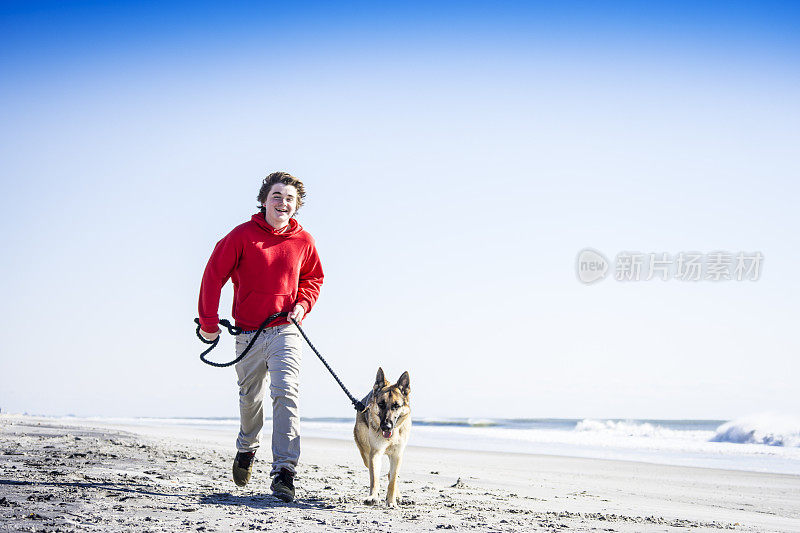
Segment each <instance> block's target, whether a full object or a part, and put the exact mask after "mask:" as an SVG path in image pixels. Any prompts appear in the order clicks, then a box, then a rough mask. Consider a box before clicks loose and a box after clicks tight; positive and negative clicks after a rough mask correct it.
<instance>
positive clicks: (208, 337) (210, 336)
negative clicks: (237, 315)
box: [200, 328, 220, 341]
mask: <svg viewBox="0 0 800 533" xmlns="http://www.w3.org/2000/svg"><path fill="white" fill-rule="evenodd" d="M219 333H220V329H219V328H217V331H216V333H208V332H207V331H203V328H200V336H201V337H203V338H204V339H205V340H207V341H213V340H214V339H216V338H217V337H219Z"/></svg>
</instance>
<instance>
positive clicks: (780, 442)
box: [711, 413, 800, 447]
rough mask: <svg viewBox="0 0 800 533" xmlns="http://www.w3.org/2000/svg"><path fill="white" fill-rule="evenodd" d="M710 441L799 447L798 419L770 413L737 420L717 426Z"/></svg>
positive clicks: (799, 420)
mask: <svg viewBox="0 0 800 533" xmlns="http://www.w3.org/2000/svg"><path fill="white" fill-rule="evenodd" d="M711 441H712V442H733V443H736V444H766V445H768V446H784V447H800V418H797V417H793V416H788V415H778V414H771V413H765V414H759V415H753V416H748V417H744V418H739V419H737V420H733V421H731V422H726V423H724V424H722V425H721V426H719V427H718V428H717V433H716V435H714V437H712V438H711Z"/></svg>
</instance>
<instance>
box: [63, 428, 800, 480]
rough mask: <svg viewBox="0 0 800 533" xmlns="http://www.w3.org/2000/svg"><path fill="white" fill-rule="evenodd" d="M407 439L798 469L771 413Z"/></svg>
mask: <svg viewBox="0 0 800 533" xmlns="http://www.w3.org/2000/svg"><path fill="white" fill-rule="evenodd" d="M64 420H65V421H67V420H69V417H67V418H65V419H64ZM81 420H97V421H103V422H109V423H120V424H131V425H139V424H141V425H165V426H171V425H176V426H184V427H185V426H192V427H196V428H197V429H198V430H203V429H206V430H216V431H219V430H223V431H230V432H231V441H233V440H235V436H236V432H237V431H238V426H239V421H238V419H235V418H93V419H92V418H88V419H81ZM300 426H301V435H303V436H307V437H321V438H331V439H342V440H351V439H352V429H353V419H352V418H303V419H301V423H300ZM267 427H269V422H267ZM409 444H410V445H416V446H430V447H437V448H454V449H464V450H479V451H491V452H506V453H533V454H546V455H560V456H568V457H587V458H595V459H617V460H626V461H643V462H648V463H656V464H668V465H679V466H694V467H703V468H721V469H725V470H746V471H755V472H771V473H782V474H794V475H800V419H798V418H794V417H790V416H785V415H773V414H762V415H754V416H750V417H745V418H741V419H737V420H732V421H725V420H622V419H558V418H537V419H493V418H487V419H466V418H441V419H433V418H419V419H414V420H413V429H412V434H411V440H410V443H409Z"/></svg>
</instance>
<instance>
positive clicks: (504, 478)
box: [0, 415, 800, 532]
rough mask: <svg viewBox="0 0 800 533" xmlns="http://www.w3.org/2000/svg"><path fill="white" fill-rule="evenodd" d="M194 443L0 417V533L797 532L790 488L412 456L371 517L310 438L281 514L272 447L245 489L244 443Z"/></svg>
mask: <svg viewBox="0 0 800 533" xmlns="http://www.w3.org/2000/svg"><path fill="white" fill-rule="evenodd" d="M185 429H186V428H175V427H168V426H160V427H159V426H135V427H131V426H116V425H113V424H91V423H80V424H65V423H64V422H63V420H60V419H54V418H46V417H28V416H22V415H0V450H2V452H1V453H2V454H1V455H0V517H2V522H0V531H2V530H3V529H2V528H3V527H4V525H6V526H13V528H12V529H11V530H17V528H20V529H21V528H23V527H31V526H33V527H35V528H42V527H44V528H45V529H44V530H45V531H55V530H56V529H58V528H60V529H61V530H62V531H70V530H75V531H86V530H89V531H91V530H98V531H99V530H103V531H159V530H164V529H165V528H166V530H171V531H173V530H179V531H228V530H234V529H237V528H239V529H242V530H249V529H254V530H268V531H272V530H274V531H284V530H286V529H289V530H292V529H293V528H294V529H303V530H315V531H329V530H331V529H340V530H343V531H370V530H391V531H435V530H437V529H472V530H476V531H487V530H491V531H515V532H516V531H519V532H522V531H537V530H538V531H554V530H559V529H563V530H569V531H593V530H595V531H596V530H600V531H603V530H605V531H678V530H684V529H685V528H692V530H693V531H717V530H722V529H729V530H730V529H732V530H737V531H759V532H760V531H776V532H779V531H780V532H782V531H786V532H788V531H797V530H800V476H796V475H792V474H766V473H758V472H747V471H736V470H717V469H710V468H698V467H679V466H666V465H658V464H651V463H640V462H634V461H618V460H609V459H588V458H579V457H564V456H551V455H534V454H526V453H502V452H474V451H468V450H457V449H445V448H427V447H421V446H413V444H410V445H409V447H408V449H407V450H406V454H405V460H404V464H403V467H402V470H401V473H400V477H399V480H400V489H401V502H402V505H400V506H399V507H398V508H397V509H388V508H386V507H385V504H384V503H383V502H380V504H379V505H378V506H375V507H370V506H367V505H364V504H363V499H364V497H365V496H366V493H367V482H368V474H367V471H366V468H364V466H363V464H362V463H361V460H360V458H359V457H358V452H357V450H356V448H355V445H354V444H352V443H351V442H348V441H345V440H339V439H320V438H305V437H304V438H303V444H302V446H303V452H302V456H301V464H300V465H299V466H298V476H297V489H298V493H297V496H298V499H297V500H296V502H294V503H292V504H283V503H282V502H279V501H278V500H276V499H275V498H273V497H272V496H271V495H270V491H269V481H270V480H269V478H268V477H267V474H266V472H268V467H267V465H268V457H264V456H265V455H268V446H267V447H266V448H267V449H263V448H262V450H263V451H261V452H260V454H259V455H257V458H258V460H257V463H256V469H255V471H254V474H253V481H251V483H250V485H248V486H247V487H245V488H244V489H239V488H238V487H236V486H235V485H234V484H233V482H232V481H231V480H230V463H231V462H232V458H233V454H234V453H235V450H234V449H233V440H234V436H232V435H231V434H230V432H228V431H219V432H218V431H196V430H191V429H192V428H189V429H190V431H186V430H185ZM268 437H269V435H268V434H267V435H264V436H262V443H263V442H267V443H268V442H269V439H268ZM411 442H412V443H413V434H412V440H411ZM264 452H266V454H265V453H264ZM385 471H386V465H384V467H383V470H382V474H383V473H385ZM383 478H385V476H383V475H382V481H383V483H382V486H381V492H380V495H381V497H384V496H385V490H386V480H385V479H383ZM37 517H38V518H37ZM70 528H74V529H70ZM201 528H202V529H201Z"/></svg>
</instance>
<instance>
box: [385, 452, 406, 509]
mask: <svg viewBox="0 0 800 533" xmlns="http://www.w3.org/2000/svg"><path fill="white" fill-rule="evenodd" d="M402 462H403V451H402V450H400V451H399V452H395V453H393V454H392V455H390V456H389V488H388V489H387V490H386V505H388V506H389V507H395V506H396V502H397V498H398V497H399V496H400V494H399V492H398V490H397V473H398V472H399V471H400V464H401V463H402Z"/></svg>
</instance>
